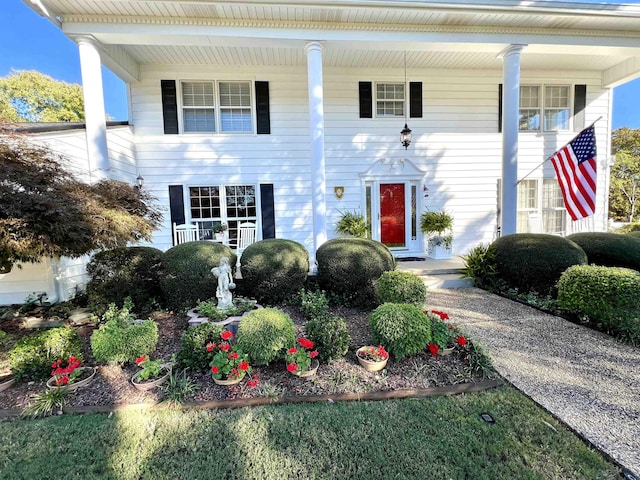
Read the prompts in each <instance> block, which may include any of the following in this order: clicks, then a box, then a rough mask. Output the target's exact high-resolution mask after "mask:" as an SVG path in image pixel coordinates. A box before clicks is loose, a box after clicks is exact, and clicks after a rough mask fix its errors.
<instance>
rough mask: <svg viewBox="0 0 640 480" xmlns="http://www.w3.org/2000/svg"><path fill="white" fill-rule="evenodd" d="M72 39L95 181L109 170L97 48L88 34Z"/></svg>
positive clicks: (88, 151)
mask: <svg viewBox="0 0 640 480" xmlns="http://www.w3.org/2000/svg"><path fill="white" fill-rule="evenodd" d="M75 41H76V43H77V44H78V51H79V54H80V70H81V73H82V93H83V96H84V114H85V124H86V134H87V155H88V157H89V165H90V168H91V172H90V173H91V177H92V178H94V179H97V180H99V179H101V178H106V176H107V175H106V173H107V171H108V170H109V154H108V151H107V122H106V116H105V112H104V94H103V90H102V70H101V62H100V51H99V49H98V45H97V43H96V41H95V40H94V39H93V38H92V37H77V38H75Z"/></svg>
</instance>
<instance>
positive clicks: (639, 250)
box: [567, 232, 640, 270]
mask: <svg viewBox="0 0 640 480" xmlns="http://www.w3.org/2000/svg"><path fill="white" fill-rule="evenodd" d="M567 238H568V239H569V240H571V241H573V242H576V243H577V244H578V245H580V247H581V248H582V250H584V252H585V253H586V254H587V258H588V261H589V264H591V265H602V266H605V267H626V268H633V269H634V270H640V239H639V238H637V237H635V236H634V235H630V234H627V235H619V234H617V233H605V232H585V233H574V234H573V235H569V236H568V237H567Z"/></svg>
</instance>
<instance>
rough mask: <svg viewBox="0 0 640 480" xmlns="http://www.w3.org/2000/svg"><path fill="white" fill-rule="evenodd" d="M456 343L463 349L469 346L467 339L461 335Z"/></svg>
mask: <svg viewBox="0 0 640 480" xmlns="http://www.w3.org/2000/svg"><path fill="white" fill-rule="evenodd" d="M456 342H458V345H460V346H461V347H464V346H465V345H466V344H467V339H466V338H464V337H463V336H462V335H460V336H459V337H456Z"/></svg>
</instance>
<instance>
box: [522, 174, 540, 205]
mask: <svg viewBox="0 0 640 480" xmlns="http://www.w3.org/2000/svg"><path fill="white" fill-rule="evenodd" d="M537 208H538V181H537V180H524V181H522V182H520V183H519V184H518V209H537Z"/></svg>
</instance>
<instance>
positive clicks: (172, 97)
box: [160, 80, 178, 134]
mask: <svg viewBox="0 0 640 480" xmlns="http://www.w3.org/2000/svg"><path fill="white" fill-rule="evenodd" d="M160 88H161V90H162V118H163V120H164V133H166V134H176V133H178V94H177V92H176V81H175V80H160Z"/></svg>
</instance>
